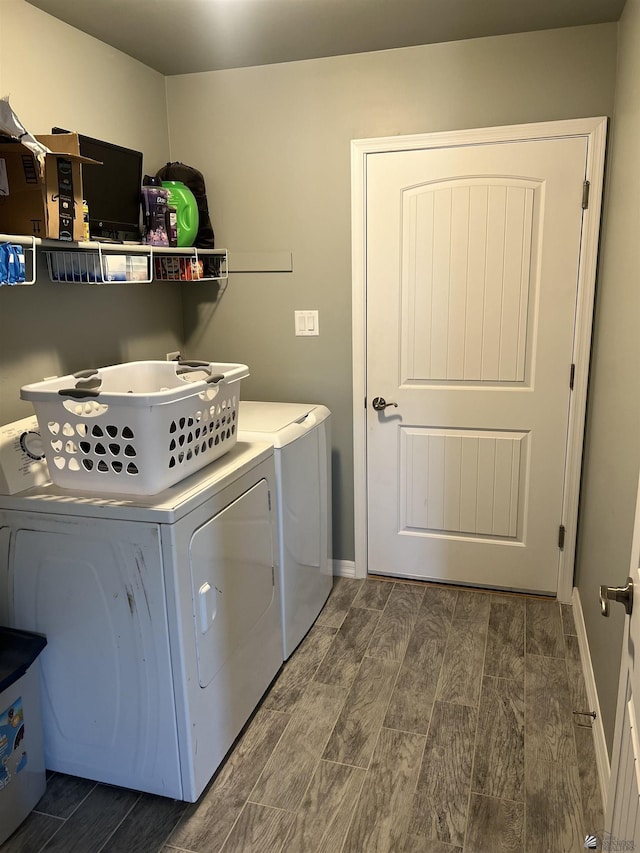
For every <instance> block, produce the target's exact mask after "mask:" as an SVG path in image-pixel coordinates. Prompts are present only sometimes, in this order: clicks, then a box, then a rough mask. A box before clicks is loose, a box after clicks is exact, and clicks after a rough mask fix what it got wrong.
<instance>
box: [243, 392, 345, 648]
mask: <svg viewBox="0 0 640 853" xmlns="http://www.w3.org/2000/svg"><path fill="white" fill-rule="evenodd" d="M330 424H331V413H330V412H329V409H327V408H326V406H319V405H311V404H306V403H261V402H247V401H244V400H241V401H240V409H239V412H238V436H239V438H240V439H244V440H253V441H256V440H262V441H265V440H267V441H269V442H271V443H272V444H273V446H274V451H275V463H276V492H277V496H278V498H277V500H278V531H279V541H280V572H281V582H280V595H281V603H282V638H283V654H284V659H285V660H286V659H287V658H289V657H290V656H291V655H292V654H293V652H294V651H295V649H296V647H297V646H298V644H299V643H300V641H301V640H302V638H303V637H304V636H305V634H306V633H307V631H308V630H309V628H310V627H311V626H312V625H313V623H314V621H315V619H316V617H317V616H318V614H319V613H320V611H321V610H322V607H323V605H324V603H325V602H326V600H327V597H328V595H329V593H330V592H331V587H332V585H333V566H332V557H331V554H332V546H331V434H330Z"/></svg>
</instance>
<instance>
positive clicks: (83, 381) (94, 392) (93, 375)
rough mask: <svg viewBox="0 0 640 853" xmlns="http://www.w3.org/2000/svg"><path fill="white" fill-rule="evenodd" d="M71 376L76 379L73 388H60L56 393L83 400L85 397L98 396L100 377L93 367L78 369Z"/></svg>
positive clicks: (100, 383)
mask: <svg viewBox="0 0 640 853" xmlns="http://www.w3.org/2000/svg"><path fill="white" fill-rule="evenodd" d="M73 376H74V378H75V379H77V380H78V381H77V382H76V385H75V388H60V390H59V391H58V394H59V395H60V396H61V397H73V399H74V400H84V399H85V398H86V397H97V396H98V394H99V393H100V386H101V385H102V379H101V378H100V375H99V374H98V371H97V370H96V368H95V367H90V368H89V369H88V370H78V372H77V373H74V374H73Z"/></svg>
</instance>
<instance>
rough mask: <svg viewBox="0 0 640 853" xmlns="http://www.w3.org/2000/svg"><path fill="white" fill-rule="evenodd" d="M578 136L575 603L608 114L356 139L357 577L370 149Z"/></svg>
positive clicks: (567, 587) (565, 587) (362, 566)
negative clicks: (582, 205)
mask: <svg viewBox="0 0 640 853" xmlns="http://www.w3.org/2000/svg"><path fill="white" fill-rule="evenodd" d="M575 136H586V137H587V139H588V143H587V163H586V174H587V180H589V182H590V185H591V186H590V195H589V207H588V208H587V210H586V211H585V212H584V217H583V223H582V239H581V244H580V260H579V272H578V294H577V302H576V325H575V332H574V341H573V361H574V364H575V366H576V367H575V376H574V386H573V394H572V396H571V404H570V408H569V422H568V427H567V459H566V465H565V484H564V496H563V519H562V521H561V520H560V519H559V520H558V524H560V523H564V526H565V541H564V550H563V551H560V552H559V575H558V599H559V600H560V601H563V602H565V603H570V602H571V596H572V589H573V569H574V562H575V550H576V532H577V530H576V529H577V521H578V500H579V494H580V474H581V468H582V448H583V441H584V424H585V415H586V402H587V383H588V379H589V357H590V350H591V330H592V325H593V305H594V295H595V281H596V268H597V260H598V239H599V232H600V215H601V209H602V190H603V178H604V155H605V145H606V137H607V118H606V117H604V116H599V117H595V118H581V119H567V120H566V121H551V122H537V123H533V124H519V125H504V126H499V127H484V128H476V129H472V130H454V131H444V132H439V133H420V134H410V135H407V136H384V137H377V138H373V139H354V140H352V141H351V258H352V260H351V275H352V355H353V457H354V460H353V473H354V535H355V576H356V577H358V578H364V577H366V575H367V569H368V566H367V464H366V463H367V441H366V439H367V433H366V411H365V407H364V400H365V394H366V355H367V350H366V347H367V337H366V331H367V329H366V295H367V293H366V217H365V211H366V200H367V157H368V155H369V154H379V153H384V152H391V151H407V150H411V149H415V148H444V147H447V146H452V145H479V144H487V143H497V142H517V141H533V140H542V139H557V138H561V137H575ZM568 381H569V380H568V377H567V382H568Z"/></svg>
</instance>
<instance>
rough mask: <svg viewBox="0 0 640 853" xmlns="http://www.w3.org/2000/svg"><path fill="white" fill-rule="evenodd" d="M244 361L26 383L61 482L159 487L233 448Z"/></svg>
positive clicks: (148, 366)
mask: <svg viewBox="0 0 640 853" xmlns="http://www.w3.org/2000/svg"><path fill="white" fill-rule="evenodd" d="M248 375H249V369H248V367H247V366H246V365H244V364H221V363H214V362H204V361H180V362H172V361H133V362H127V363H125V364H117V365H113V366H111V367H103V368H100V369H96V370H83V371H80V372H79V373H75V374H70V375H68V376H62V377H58V378H56V379H48V380H45V381H43V382H36V383H33V384H31V385H25V386H23V387H22V388H21V389H20V397H21V398H22V399H23V400H30V401H31V402H32V403H33V407H34V409H35V413H36V417H37V419H38V426H39V428H40V433H41V436H42V441H43V445H44V453H45V456H46V459H47V463H48V466H49V474H50V476H51V479H52V480H53V482H54V483H56V484H57V485H59V486H63V487H65V488H70V489H79V490H88V491H95V492H101V493H102V492H109V493H113V492H117V493H124V494H133V495H153V494H156V493H157V492H161V491H162V490H163V489H166V488H168V487H169V486H172V485H174V483H177V482H179V481H180V480H182V479H183V478H184V477H187V476H188V475H189V474H192V473H194V472H195V471H197V470H198V469H200V468H202V467H203V466H204V465H207V464H208V463H209V462H213V460H214V459H217V458H218V457H219V456H222V455H223V454H224V453H226V452H227V451H229V450H231V448H232V447H233V445H234V444H235V442H236V440H237V417H238V415H237V413H238V404H239V402H240V381H241V379H244V378H245V377H246V376H248Z"/></svg>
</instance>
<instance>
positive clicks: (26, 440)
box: [20, 430, 44, 459]
mask: <svg viewBox="0 0 640 853" xmlns="http://www.w3.org/2000/svg"><path fill="white" fill-rule="evenodd" d="M20 447H21V448H22V449H23V450H24V452H25V453H26V454H27V456H28V457H29V459H44V445H43V444H42V437H41V435H40V433H39V432H33V431H32V430H27V432H23V433H22V435H21V436H20Z"/></svg>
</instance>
